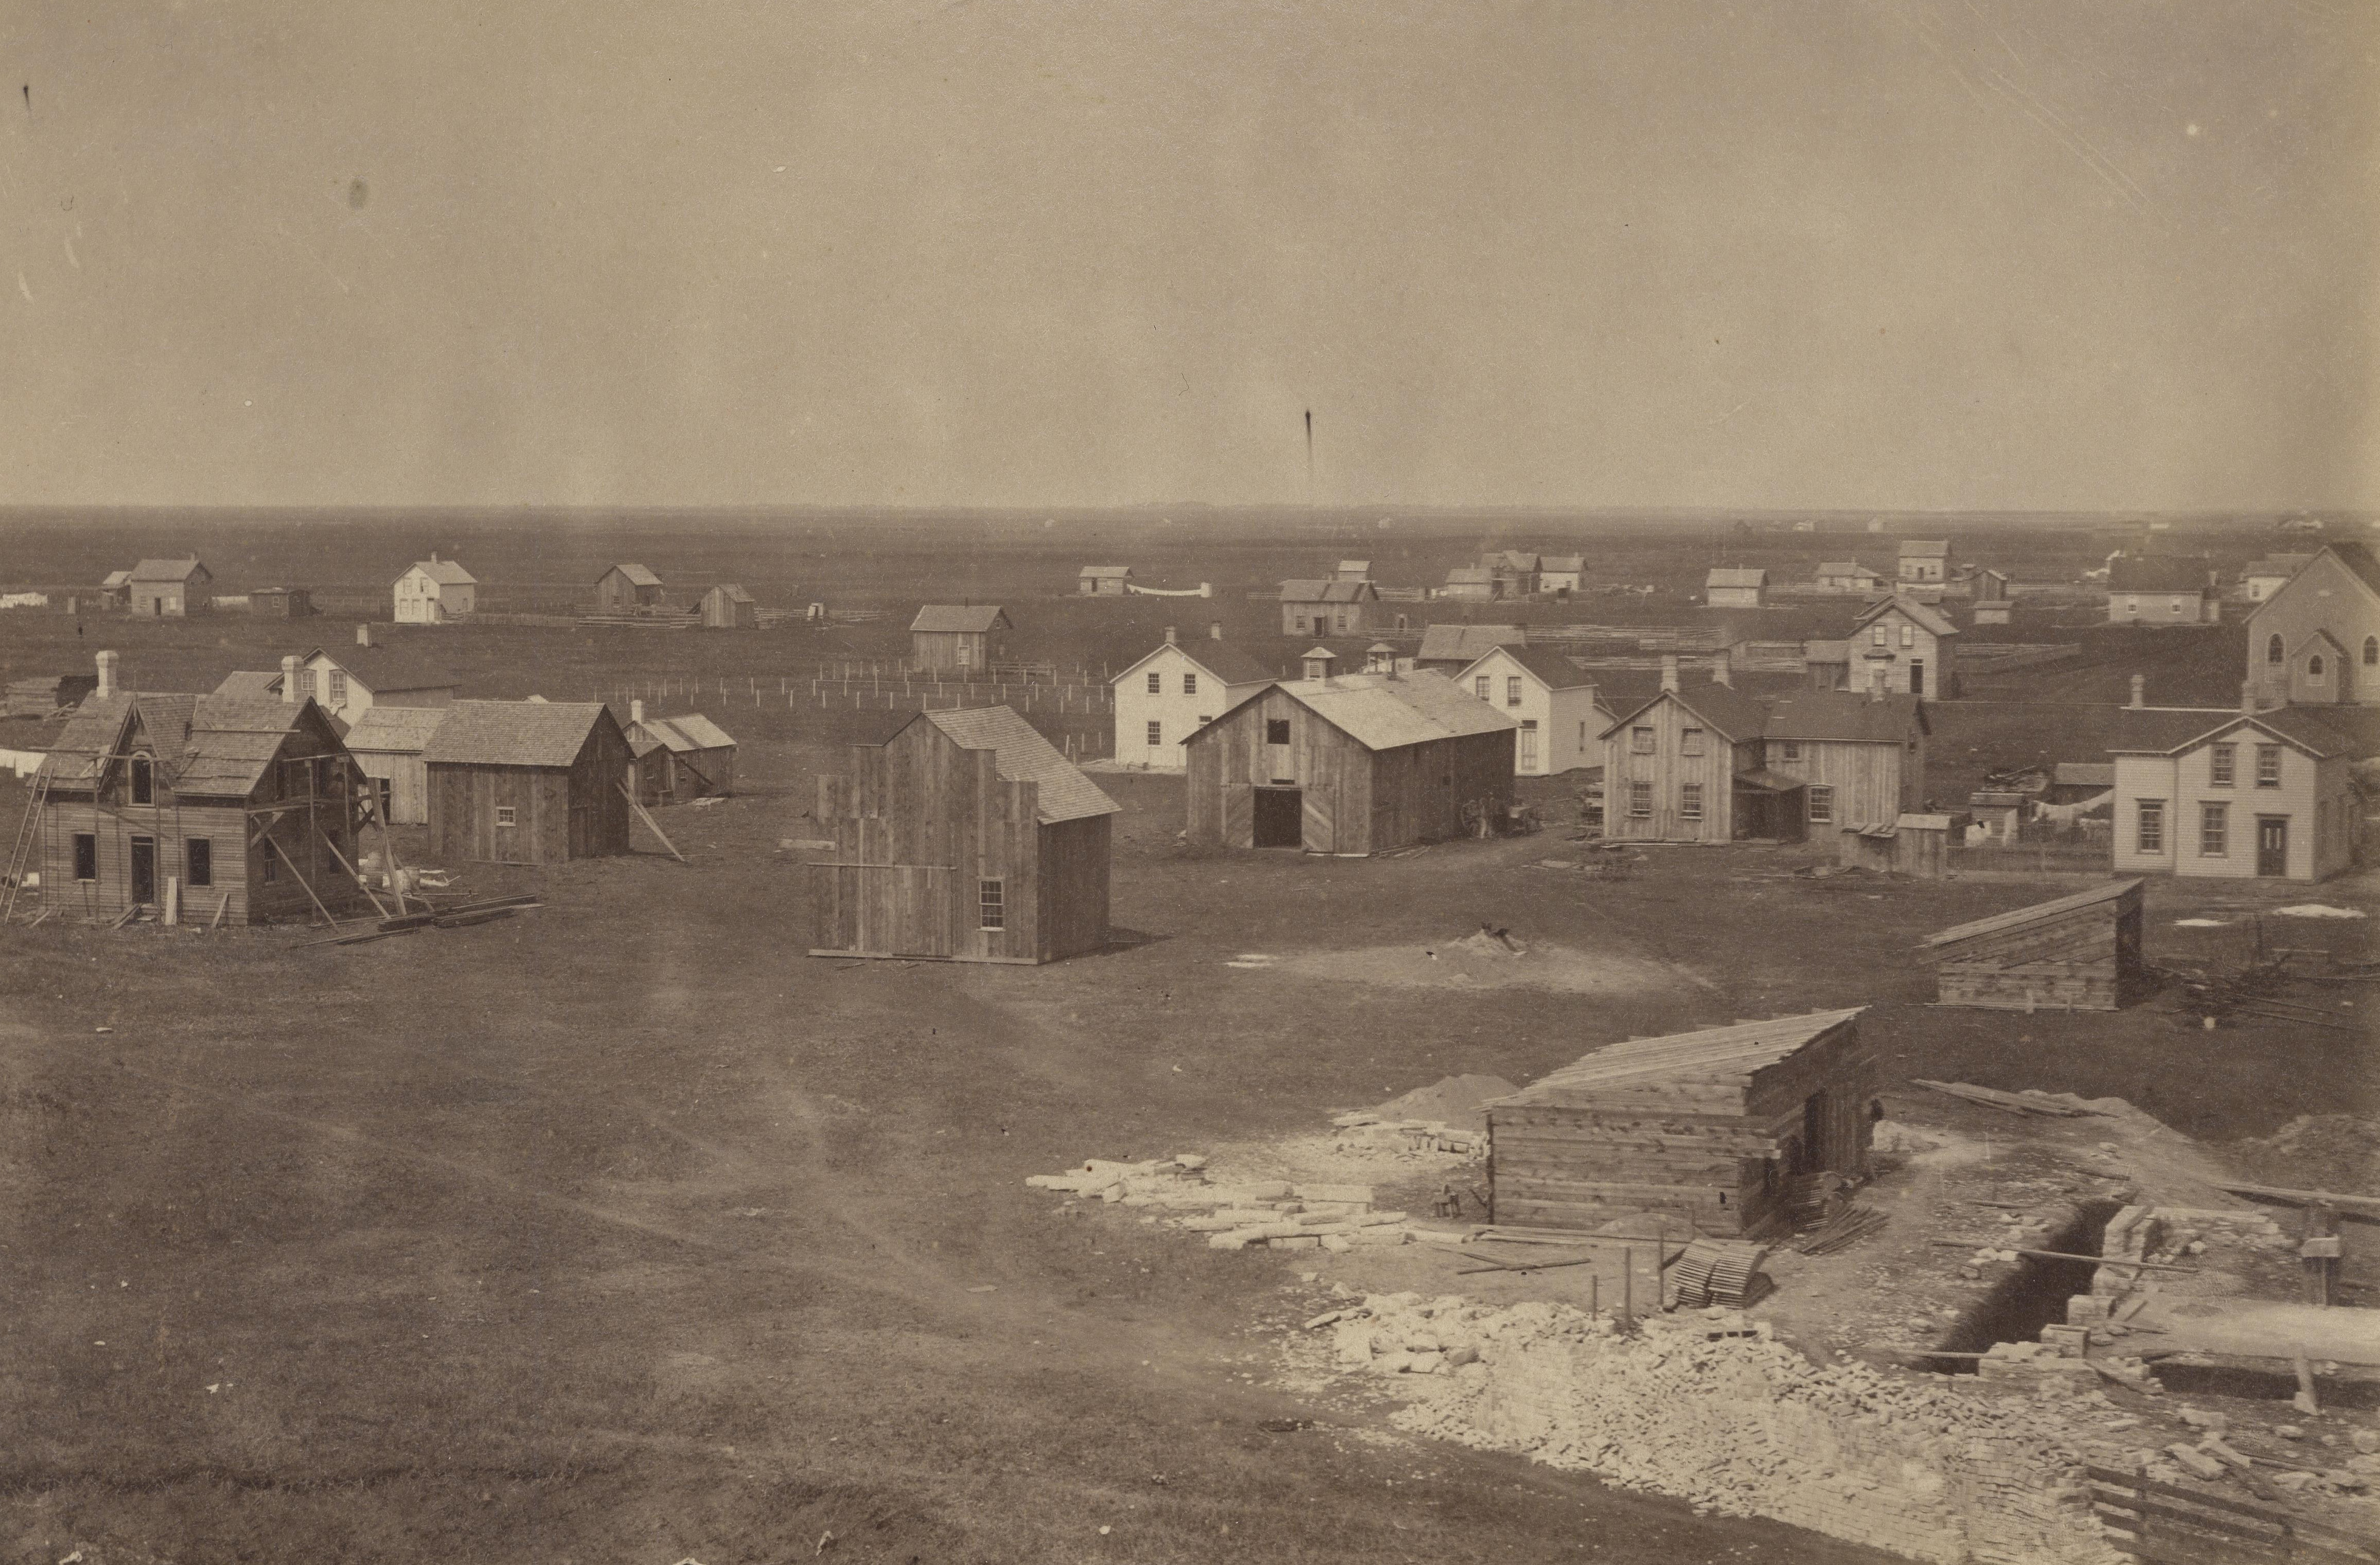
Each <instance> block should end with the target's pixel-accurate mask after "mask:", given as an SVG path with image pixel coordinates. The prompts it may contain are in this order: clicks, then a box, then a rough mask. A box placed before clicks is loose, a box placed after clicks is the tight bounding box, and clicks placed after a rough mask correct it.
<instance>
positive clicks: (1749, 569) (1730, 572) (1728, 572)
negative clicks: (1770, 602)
mask: <svg viewBox="0 0 2380 1565" xmlns="http://www.w3.org/2000/svg"><path fill="white" fill-rule="evenodd" d="M1703 585H1704V586H1705V587H1766V586H1767V585H1768V573H1767V571H1765V570H1762V569H1760V568H1759V567H1758V566H1756V565H1747V566H1739V565H1713V566H1712V567H1711V568H1710V574H1709V575H1708V576H1704V577H1703Z"/></svg>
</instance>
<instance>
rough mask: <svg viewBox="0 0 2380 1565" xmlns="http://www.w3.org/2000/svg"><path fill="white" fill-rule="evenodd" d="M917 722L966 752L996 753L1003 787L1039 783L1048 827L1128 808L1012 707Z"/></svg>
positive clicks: (928, 715) (1039, 815) (1040, 813)
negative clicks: (1108, 793) (1103, 790)
mask: <svg viewBox="0 0 2380 1565" xmlns="http://www.w3.org/2000/svg"><path fill="white" fill-rule="evenodd" d="M917 721H918V722H930V723H932V724H933V725H934V726H935V727H937V728H939V729H941V731H942V732H943V733H945V734H949V735H950V736H951V738H952V739H953V741H955V742H956V743H957V744H958V745H959V746H961V747H963V748H965V749H969V750H990V751H991V752H992V753H993V759H992V769H993V770H995V771H997V772H998V773H999V774H1000V778H1001V781H1002V782H1034V783H1038V784H1039V789H1038V805H1037V807H1036V809H1035V812H1034V815H1035V819H1038V820H1039V821H1040V822H1041V823H1042V824H1043V825H1045V826H1047V825H1051V824H1054V823H1055V822H1058V821H1061V820H1085V819H1089V818H1091V817H1092V816H1097V815H1115V814H1117V813H1119V812H1121V811H1122V809H1123V806H1122V805H1119V804H1117V803H1116V802H1115V801H1114V800H1113V799H1111V798H1110V797H1108V796H1107V795H1105V794H1103V793H1101V792H1099V784H1098V783H1096V782H1092V781H1091V780H1090V779H1089V778H1088V777H1087V776H1085V775H1084V774H1083V771H1082V770H1081V769H1080V768H1079V767H1077V766H1075V763H1074V762H1072V761H1070V760H1068V759H1067V758H1065V757H1064V756H1062V755H1061V754H1059V753H1058V746H1055V745H1052V744H1051V743H1050V741H1049V740H1047V739H1044V738H1043V737H1041V735H1040V734H1038V733H1037V732H1035V730H1034V727H1033V725H1032V724H1031V723H1029V722H1026V721H1025V720H1024V719H1023V718H1021V717H1019V716H1017V715H1016V713H1015V712H1014V710H1011V709H1010V708H1007V707H968V708H965V709H963V710H957V711H942V712H920V713H918V714H917Z"/></svg>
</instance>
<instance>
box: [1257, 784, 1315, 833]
mask: <svg viewBox="0 0 2380 1565" xmlns="http://www.w3.org/2000/svg"><path fill="white" fill-rule="evenodd" d="M1256 795H1257V807H1256V845H1257V847H1260V848H1295V847H1303V846H1305V790H1304V789H1302V788H1258V789H1257V791H1256Z"/></svg>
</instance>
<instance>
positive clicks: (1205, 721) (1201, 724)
mask: <svg viewBox="0 0 2380 1565" xmlns="http://www.w3.org/2000/svg"><path fill="white" fill-rule="evenodd" d="M1214 721H1215V720H1214V719H1213V718H1211V717H1202V718H1200V719H1199V720H1198V726H1199V727H1201V728H1204V727H1206V726H1207V725H1208V723H1210V722H1214Z"/></svg>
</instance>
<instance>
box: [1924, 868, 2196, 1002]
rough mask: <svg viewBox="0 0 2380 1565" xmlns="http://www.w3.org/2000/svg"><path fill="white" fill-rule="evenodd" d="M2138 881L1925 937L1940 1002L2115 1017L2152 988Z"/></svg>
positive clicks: (2112, 884)
mask: <svg viewBox="0 0 2380 1565" xmlns="http://www.w3.org/2000/svg"><path fill="white" fill-rule="evenodd" d="M2141 922H2142V913H2141V882H2140V881H2138V880H2112V881H2109V882H2108V883H2107V885H2104V886H2095V887H2093V888H2092V889H2091V890H2089V891H2087V892H2075V893H2074V894H2073V895H2072V896H2066V897H2059V898H2058V899H2057V900H2055V901H2053V902H2044V903H2035V904H2034V905H2033V906H2031V907H2020V908H2016V909H2013V910H2012V911H2010V912H2007V913H1996V914H1994V915H1992V916H1990V917H1988V918H1977V919H1975V920H1973V922H1971V923H1966V924H1961V925H1959V926H1957V927H1956V928H1949V929H1944V930H1941V931H1940V932H1938V933H1937V934H1932V935H1928V936H1926V937H1925V941H1924V942H1923V944H1922V945H1921V947H1920V949H1921V950H1924V951H1927V952H1931V953H1932V954H1933V956H1934V970H1935V981H1936V984H1937V1003H1939V1004H1943V1005H1965V1006H1974V1007H1977V1008H1980V1009H1983V1010H1987V1011H2114V1010H2118V1009H2119V1008H2121V1007H2122V1006H2124V1005H2127V1004H2129V1003H2130V1002H2131V1001H2134V1000H2137V999H2139V998H2140V997H2141V996H2143V995H2144V994H2146V993H2147V992H2148V991H2149V990H2150V989H2151V988H2152V987H2154V986H2153V985H2152V984H2151V983H2150V981H2149V977H2148V969H2147V965H2146V964H2145V963H2144V962H2143V959H2142V956H2141Z"/></svg>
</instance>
